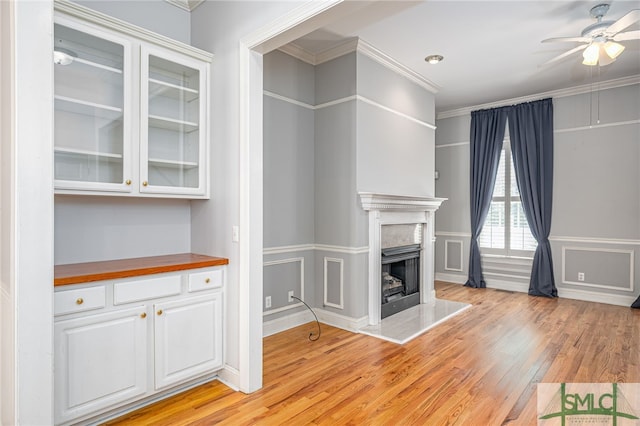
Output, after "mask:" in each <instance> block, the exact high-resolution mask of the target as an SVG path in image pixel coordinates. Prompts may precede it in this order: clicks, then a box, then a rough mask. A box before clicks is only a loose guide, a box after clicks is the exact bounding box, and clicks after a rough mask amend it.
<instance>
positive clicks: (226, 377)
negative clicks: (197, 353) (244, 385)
mask: <svg viewBox="0 0 640 426" xmlns="http://www.w3.org/2000/svg"><path fill="white" fill-rule="evenodd" d="M218 380H219V381H221V382H222V383H224V384H225V385H227V386H229V387H230V388H231V389H233V390H234V391H236V392H238V391H239V390H240V389H239V388H238V386H237V385H236V383H239V382H240V372H239V371H238V370H237V369H236V368H233V367H231V366H230V365H228V364H225V365H224V368H223V369H222V370H220V371H218Z"/></svg>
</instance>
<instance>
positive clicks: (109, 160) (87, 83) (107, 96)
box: [53, 20, 131, 191]
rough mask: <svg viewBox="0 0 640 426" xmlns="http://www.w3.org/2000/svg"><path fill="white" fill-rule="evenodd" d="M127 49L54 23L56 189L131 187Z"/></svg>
mask: <svg viewBox="0 0 640 426" xmlns="http://www.w3.org/2000/svg"><path fill="white" fill-rule="evenodd" d="M129 50H130V46H129V44H128V42H127V41H126V40H122V39H119V38H117V37H114V36H111V35H109V34H106V33H101V32H100V31H98V30H95V29H92V28H88V27H83V26H82V25H78V24H74V23H64V20H61V21H60V20H59V21H58V23H56V24H55V27H54V52H53V61H54V63H55V65H54V79H55V81H54V88H55V89H54V90H55V94H54V117H55V121H54V140H55V143H54V146H55V148H54V151H55V156H54V157H55V165H54V175H55V187H56V189H63V190H64V189H69V190H101V191H130V184H131V176H129V174H130V173H131V170H130V158H129V153H128V149H129V146H130V145H129V143H130V142H129V134H130V132H129V125H130V124H129V120H128V119H127V115H128V111H126V109H127V108H128V105H129V104H130V100H129V96H130V92H131V90H129V89H128V87H129V79H130V77H129V73H128V72H126V70H127V66H128V64H127V61H128V59H127V58H128V57H129Z"/></svg>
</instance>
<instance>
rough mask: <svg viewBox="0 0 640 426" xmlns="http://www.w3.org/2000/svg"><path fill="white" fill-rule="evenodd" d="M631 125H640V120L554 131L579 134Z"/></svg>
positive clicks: (556, 130)
mask: <svg viewBox="0 0 640 426" xmlns="http://www.w3.org/2000/svg"><path fill="white" fill-rule="evenodd" d="M629 124H640V120H629V121H615V122H612V123H602V124H590V125H588V126H580V127H569V128H566V129H554V131H553V133H567V132H579V131H582V130H591V129H599V128H603V127H615V126H627V125H629Z"/></svg>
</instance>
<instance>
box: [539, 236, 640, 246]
mask: <svg viewBox="0 0 640 426" xmlns="http://www.w3.org/2000/svg"><path fill="white" fill-rule="evenodd" d="M549 241H553V242H559V241H563V242H569V243H582V244H618V245H624V246H638V245H640V240H627V239H620V238H599V237H561V236H553V237H549Z"/></svg>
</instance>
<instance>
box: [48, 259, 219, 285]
mask: <svg viewBox="0 0 640 426" xmlns="http://www.w3.org/2000/svg"><path fill="white" fill-rule="evenodd" d="M227 264H229V259H226V258H223V257H213V256H205V255H203V254H195V253H178V254H169V255H164V256H150V257H137V258H132V259H118V260H107V261H101V262H86V263H72V264H68V265H56V266H55V267H54V279H53V285H54V286H60V285H68V284H85V283H89V282H93V281H103V280H112V279H116V278H129V277H139V276H143V275H151V274H160V273H163V272H173V271H184V270H188V269H197V268H207V267H211V266H222V265H227Z"/></svg>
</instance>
